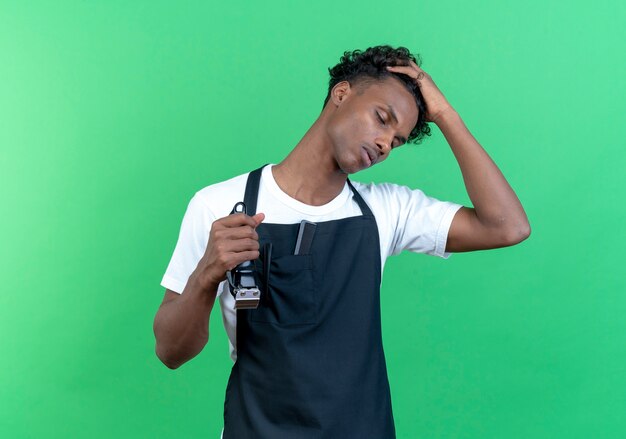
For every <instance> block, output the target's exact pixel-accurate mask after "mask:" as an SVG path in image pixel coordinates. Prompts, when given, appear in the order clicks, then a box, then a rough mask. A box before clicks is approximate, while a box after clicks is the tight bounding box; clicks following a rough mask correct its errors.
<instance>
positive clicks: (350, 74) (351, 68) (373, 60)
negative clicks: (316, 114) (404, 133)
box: [322, 45, 431, 144]
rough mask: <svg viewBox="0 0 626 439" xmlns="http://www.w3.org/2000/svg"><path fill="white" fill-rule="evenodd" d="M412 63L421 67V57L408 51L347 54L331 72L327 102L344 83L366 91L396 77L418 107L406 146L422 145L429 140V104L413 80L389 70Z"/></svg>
mask: <svg viewBox="0 0 626 439" xmlns="http://www.w3.org/2000/svg"><path fill="white" fill-rule="evenodd" d="M410 60H412V61H413V62H414V63H415V64H417V65H418V66H420V65H421V64H422V60H421V58H420V56H419V55H412V54H411V52H409V49H407V48H406V47H398V48H397V49H394V48H393V47H391V46H388V45H384V46H375V47H369V48H368V49H367V50H365V51H361V50H358V49H357V50H354V51H352V52H350V51H346V52H344V54H343V56H342V57H341V59H340V62H339V64H337V65H336V66H335V67H333V68H331V69H328V73H330V80H329V82H328V93H327V95H326V99H325V100H324V105H323V107H322V108H324V107H325V106H326V104H327V103H328V100H329V99H330V92H331V91H332V89H333V87H334V86H335V85H337V84H338V83H339V82H341V81H348V82H349V83H350V85H351V86H353V87H355V86H359V87H367V86H368V85H370V84H371V83H372V82H375V81H382V80H384V79H386V78H388V77H391V76H393V77H395V78H397V79H399V80H400V81H402V83H403V84H404V85H405V86H406V88H407V89H408V90H409V91H410V92H411V94H412V95H413V97H414V98H415V103H416V104H417V108H418V109H419V111H418V117H417V123H416V124H415V127H413V129H412V130H411V134H410V135H409V137H408V139H407V143H413V144H419V143H421V142H422V140H423V139H424V137H425V136H430V135H431V133H430V127H429V126H428V123H427V122H426V116H425V115H426V112H427V108H426V101H425V100H424V97H423V96H422V92H421V91H420V89H419V86H418V85H416V84H415V82H414V81H413V79H411V78H409V77H408V76H407V75H403V74H400V73H394V72H390V71H389V70H387V69H386V67H387V66H393V65H403V66H407V65H409V61H410Z"/></svg>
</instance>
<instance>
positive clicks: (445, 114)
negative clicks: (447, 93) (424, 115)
mask: <svg viewBox="0 0 626 439" xmlns="http://www.w3.org/2000/svg"><path fill="white" fill-rule="evenodd" d="M457 116H458V113H457V112H456V110H455V109H454V108H453V107H452V106H448V107H446V108H444V109H443V110H440V111H438V112H437V114H436V115H435V117H433V120H432V121H431V122H433V123H434V124H435V125H437V126H438V127H440V128H441V125H443V124H445V123H447V122H450V121H451V120H452V119H454V118H456V117H457Z"/></svg>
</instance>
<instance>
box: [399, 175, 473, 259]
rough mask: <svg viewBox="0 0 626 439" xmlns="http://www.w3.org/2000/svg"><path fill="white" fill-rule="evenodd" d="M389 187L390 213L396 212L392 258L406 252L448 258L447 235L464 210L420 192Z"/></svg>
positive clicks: (456, 205)
mask: <svg viewBox="0 0 626 439" xmlns="http://www.w3.org/2000/svg"><path fill="white" fill-rule="evenodd" d="M390 186H391V187H390V188H388V190H389V191H390V192H391V194H390V195H389V198H388V200H389V201H390V202H391V206H390V209H393V210H395V211H396V212H397V214H396V219H397V222H396V224H395V230H394V236H393V240H392V248H391V254H394V255H395V254H398V253H400V252H401V251H402V250H409V251H411V252H414V253H425V254H429V255H433V256H439V257H441V258H444V259H447V258H449V257H450V255H451V253H450V252H446V251H445V249H446V242H447V239H448V231H449V230H450V225H451V224H452V219H453V218H454V215H455V214H456V212H457V211H458V210H459V209H460V208H461V207H463V206H462V205H461V204H458V203H453V202H450V201H441V200H438V199H437V198H433V197H430V196H428V195H426V194H425V193H424V192H422V191H421V190H419V189H411V188H409V187H406V186H398V185H390Z"/></svg>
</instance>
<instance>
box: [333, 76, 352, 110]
mask: <svg viewBox="0 0 626 439" xmlns="http://www.w3.org/2000/svg"><path fill="white" fill-rule="evenodd" d="M351 90H352V89H351V87H350V83H349V82H348V81H341V82H338V83H337V84H335V86H334V87H333V89H332V90H331V92H330V99H331V100H332V101H333V104H335V105H337V106H339V105H340V104H341V102H343V101H344V100H345V99H346V98H347V97H348V95H349V94H350V91H351Z"/></svg>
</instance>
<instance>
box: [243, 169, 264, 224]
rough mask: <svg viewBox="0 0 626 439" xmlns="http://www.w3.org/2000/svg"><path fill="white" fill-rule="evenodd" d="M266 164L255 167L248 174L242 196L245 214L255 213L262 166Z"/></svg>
mask: <svg viewBox="0 0 626 439" xmlns="http://www.w3.org/2000/svg"><path fill="white" fill-rule="evenodd" d="M266 166H267V164H265V165H263V166H261V167H260V168H259V169H255V170H254V171H252V172H250V174H249V175H248V181H247V182H246V192H245V194H244V196H243V202H244V204H245V205H246V215H250V216H254V214H256V201H257V198H258V193H259V184H260V182H261V174H262V173H263V168H265V167H266Z"/></svg>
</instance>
